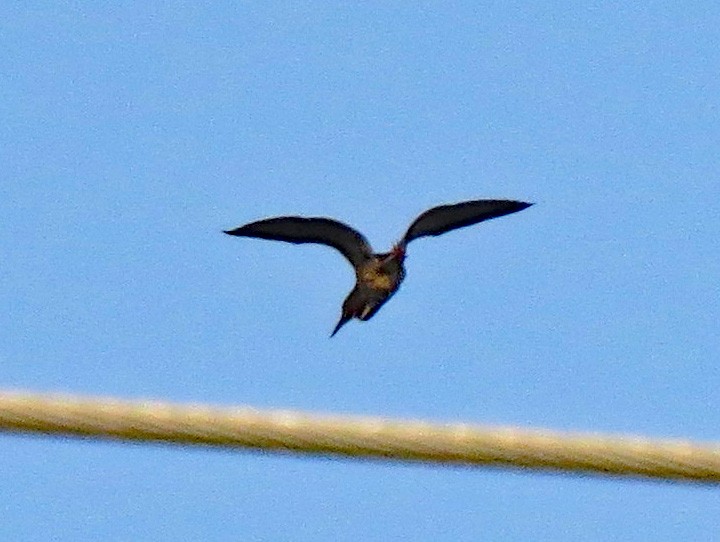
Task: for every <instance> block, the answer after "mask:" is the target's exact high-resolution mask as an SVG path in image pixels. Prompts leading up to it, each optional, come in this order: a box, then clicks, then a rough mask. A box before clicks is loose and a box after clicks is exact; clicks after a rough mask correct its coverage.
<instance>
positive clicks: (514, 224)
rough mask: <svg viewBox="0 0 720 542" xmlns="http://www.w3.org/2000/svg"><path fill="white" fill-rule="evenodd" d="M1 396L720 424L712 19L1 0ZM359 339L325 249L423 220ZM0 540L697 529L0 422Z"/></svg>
mask: <svg viewBox="0 0 720 542" xmlns="http://www.w3.org/2000/svg"><path fill="white" fill-rule="evenodd" d="M0 20H1V21H2V22H1V23H0V45H2V49H3V51H4V52H3V54H2V55H0V73H1V74H2V85H0V118H1V119H2V122H1V123H0V163H2V165H3V167H2V182H0V217H1V219H0V223H1V224H2V228H0V254H2V265H0V301H2V306H3V307H4V308H5V310H3V311H2V312H0V366H1V367H2V370H1V371H0V379H1V380H0V387H2V388H11V389H29V390H34V391H48V392H67V393H78V394H91V395H113V396H119V397H124V398H128V399H133V398H134V399H141V398H154V399H160V400H169V401H180V402H185V401H188V402H190V401H192V402H207V403H212V404H221V405H234V404H249V405H253V406H257V407H268V408H284V409H301V410H307V411H314V412H333V413H353V414H359V415H373V416H392V417H412V418H423V419H429V420H442V421H465V422H476V423H480V424H501V425H520V426H523V427H538V428H542V427H548V428H553V429H557V430H583V431H600V432H612V433H634V434H644V435H647V436H654V437H681V438H688V439H693V440H718V438H719V437H720V434H719V432H718V427H720V413H719V410H718V401H717V390H718V385H719V384H720V372H719V370H718V365H717V354H718V351H719V348H718V347H719V346H720V341H719V340H718V333H717V331H718V327H717V326H718V320H720V302H719V301H718V299H719V298H720V296H719V294H720V292H719V287H718V284H719V283H720V281H719V280H718V279H720V260H719V259H718V252H717V247H718V238H719V237H720V211H718V203H717V202H718V200H719V199H720V178H719V176H718V171H720V153H718V145H719V144H720V122H719V121H720V75H719V74H720V43H719V42H720V38H719V37H718V32H717V29H718V27H720V8H719V7H718V5H717V3H715V2H685V3H682V4H679V3H675V2H660V1H650V2H644V3H642V4H641V5H640V4H638V5H630V4H627V3H620V2H608V3H589V2H579V3H577V2H576V3H570V2H538V3H534V4H532V5H527V3H521V2H504V3H502V4H500V3H498V4H492V3H477V2H457V3H451V4H447V3H432V2H422V3H405V4H402V3H390V4H380V3H365V4H360V3H350V2H341V3H292V2H272V1H271V2H256V3H252V2H251V3H244V4H240V3H234V2H217V3H214V4H213V5H212V6H206V5H201V4H197V5H196V4H194V3H190V2H166V3H152V4H150V5H148V4H146V3H140V2H120V3H96V2H67V3H52V2H40V3H34V4H33V5H32V6H31V7H28V6H27V5H26V4H25V3H21V2H6V3H4V4H3V5H2V7H0ZM482 197H488V198H513V199H521V200H526V201H532V202H535V203H536V204H537V205H536V206H534V207H532V208H530V209H529V210H526V211H523V212H522V213H519V214H516V215H512V216H509V217H505V218H501V219H497V220H493V221H491V222H487V223H484V224H481V225H478V226H476V227H473V228H467V229H464V230H461V231H458V232H453V233H451V234H448V235H447V236H444V237H442V238H433V239H425V240H419V241H417V242H415V243H413V244H412V245H411V246H410V250H409V254H408V260H407V271H408V277H407V279H406V281H405V283H404V285H403V287H402V288H401V290H400V292H399V293H398V294H397V295H396V296H395V297H394V298H393V300H392V301H391V302H390V303H388V305H386V306H385V307H384V308H383V309H382V311H380V312H379V313H378V315H377V316H376V317H375V318H374V319H373V320H372V321H370V322H367V323H359V322H356V321H354V322H351V323H349V324H348V325H347V326H345V328H343V329H342V331H341V332H340V333H339V334H338V335H337V336H336V337H335V338H333V339H332V340H330V339H328V335H329V333H330V331H331V330H332V328H333V326H334V324H335V322H336V321H337V318H338V316H339V311H340V305H341V303H342V300H343V299H344V296H345V295H346V293H347V292H348V291H349V290H350V288H351V287H352V284H353V274H352V271H351V269H350V267H349V266H348V265H347V263H346V262H345V261H344V260H343V259H342V257H341V256H339V255H338V254H337V253H335V252H333V251H332V250H330V249H328V248H325V247H320V246H302V247H296V246H292V245H287V244H283V243H272V242H265V241H259V240H249V239H236V238H230V237H227V236H224V235H222V234H221V233H220V232H221V230H222V229H226V228H230V227H234V226H238V225H240V224H243V223H245V222H249V221H251V220H256V219H259V218H262V217H266V216H273V215H280V214H303V215H318V216H331V217H336V218H338V219H341V220H343V221H345V222H347V223H349V224H351V225H353V226H355V227H357V228H358V229H359V230H361V231H362V232H363V233H365V234H366V235H367V237H368V238H369V239H370V241H371V242H372V243H373V245H374V246H375V247H376V248H377V249H378V250H386V249H387V248H389V247H390V246H391V244H392V243H393V242H394V241H396V240H397V239H398V237H399V236H400V235H402V233H403V232H404V229H405V228H406V227H407V225H408V224H409V222H410V221H411V220H412V219H413V218H414V217H415V216H416V215H417V214H418V213H420V212H421V211H423V210H424V209H426V208H427V207H430V206H432V205H437V204H440V203H449V202H455V201H461V200H463V199H476V198H482ZM0 446H2V455H3V458H4V459H3V468H2V469H0V516H1V521H0V531H2V533H3V535H4V538H6V539H8V540H49V539H52V540H73V541H78V540H109V541H114V540H117V541H124V540H148V541H149V540H153V541H157V540H229V539H242V540H393V539H404V540H448V541H450V540H452V541H457V540H478V539H483V540H559V541H563V540H624V541H625V540H651V539H652V540H710V539H714V538H717V537H718V534H717V533H718V529H720V519H719V517H720V516H718V510H719V508H718V507H719V505H720V497H719V496H718V493H717V490H716V489H712V488H707V487H694V486H687V485H671V484H662V483H641V482H636V481H618V480H605V479H597V478H590V479H588V478H578V477H566V476H555V475H539V474H529V473H518V472H505V471H486V470H478V471H472V470H462V469H454V470H452V469H451V470H447V469H440V468H432V467H422V466H407V465H405V466H396V465H386V464H374V463H356V462H350V461H339V460H326V459H325V460H323V459H312V458H295V457H279V456H263V455H259V454H248V453H227V452H217V451H207V450H188V449H180V448H177V449H175V448H168V447H160V446H130V445H121V444H107V443H96V442H78V441H64V440H58V439H56V440H52V439H40V438H21V437H16V436H2V437H0Z"/></svg>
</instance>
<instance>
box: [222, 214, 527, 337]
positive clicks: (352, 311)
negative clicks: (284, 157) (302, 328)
mask: <svg viewBox="0 0 720 542" xmlns="http://www.w3.org/2000/svg"><path fill="white" fill-rule="evenodd" d="M530 205H532V204H531V203H525V202H522V201H513V200H474V201H464V202H461V203H456V204H453V205H440V206H438V207H433V208H432V209H429V210H427V211H425V212H424V213H422V214H421V215H420V216H418V217H417V218H416V219H415V220H414V221H413V223H412V224H410V227H409V228H408V230H407V232H406V233H405V235H404V236H403V237H402V239H401V240H400V241H399V242H398V243H396V244H395V245H394V246H393V248H392V250H390V252H383V253H375V252H373V250H372V248H371V247H370V243H368V241H367V239H366V238H365V237H364V236H363V235H362V234H361V233H360V232H358V231H356V230H354V229H353V228H351V227H350V226H348V225H346V224H343V223H342V222H338V221H337V220H333V219H330V218H318V217H308V218H306V217H299V216H280V217H276V218H267V219H265V220H258V221H257V222H251V223H250V224H245V225H244V226H240V227H239V228H235V229H234V230H226V231H225V232H224V233H227V234H228V235H235V236H237V237H254V238H257V239H270V240H274V241H285V242H288V243H295V244H300V243H320V244H323V245H328V246H331V247H332V248H334V249H336V250H338V251H340V253H341V254H342V255H343V256H345V258H347V260H348V261H349V262H350V264H351V265H352V266H353V268H354V269H355V276H356V283H355V287H354V288H353V290H352V291H351V292H350V294H349V295H348V296H347V298H346V299H345V302H344V303H343V306H342V314H341V316H340V320H339V321H338V323H337V325H336V326H335V329H333V332H332V334H331V335H330V336H331V337H333V336H334V335H335V334H336V333H337V332H338V331H339V330H340V328H341V327H343V326H344V325H345V324H346V323H347V322H348V321H350V320H351V319H352V318H358V319H359V320H363V321H365V320H369V319H370V318H372V317H373V316H374V315H375V313H377V311H378V310H380V307H382V306H383V305H384V304H385V303H386V302H387V301H388V300H389V299H390V298H391V297H392V296H393V294H395V292H397V290H398V288H399V287H400V284H401V283H402V281H403V279H404V278H405V267H404V265H403V264H404V261H405V250H406V247H407V245H408V243H410V241H414V240H415V239H419V238H420V237H428V236H435V235H441V234H443V233H445V232H448V231H451V230H455V229H458V228H464V227H466V226H472V225H473V224H477V223H478V222H482V221H484V220H489V219H491V218H497V217H499V216H503V215H507V214H510V213H516V212H518V211H522V210H523V209H527V208H528V207H530Z"/></svg>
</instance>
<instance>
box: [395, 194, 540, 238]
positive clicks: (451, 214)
mask: <svg viewBox="0 0 720 542" xmlns="http://www.w3.org/2000/svg"><path fill="white" fill-rule="evenodd" d="M531 205H532V203H525V202H522V201H512V200H492V199H487V200H482V199H480V200H475V201H464V202H462V203H456V204H454V205H440V206H439V207H433V208H432V209H429V210H427V211H425V212H424V213H423V214H421V215H420V216H419V217H417V218H416V219H415V221H414V222H413V223H412V224H411V225H410V227H409V228H408V231H407V233H406V234H405V236H404V237H403V240H402V244H405V245H406V244H407V243H409V242H410V241H413V240H415V239H418V238H420V237H426V236H434V235H441V234H443V233H445V232H448V231H450V230H455V229H457V228H464V227H466V226H472V225H473V224H477V223H478V222H482V221H483V220H490V219H491V218H497V217H499V216H503V215H507V214H510V213H516V212H518V211H522V210H523V209H527V208H528V207H530V206H531Z"/></svg>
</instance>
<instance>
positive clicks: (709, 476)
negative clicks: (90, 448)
mask: <svg viewBox="0 0 720 542" xmlns="http://www.w3.org/2000/svg"><path fill="white" fill-rule="evenodd" d="M0 431H5V432H14V433H42V434H47V435H57V436H65V437H83V438H96V439H112V440H121V441H127V442H133V441H134V442H138V441H140V442H143V441H144V442H164V443H168V444H178V445H197V446H215V447H223V448H249V449H255V450H261V451H276V452H293V453H305V454H314V455H326V456H327V455H330V456H345V457H357V458H366V459H384V460H388V461H405V462H427V463H435V464H448V465H464V466H473V467H488V466H494V467H506V468H516V469H518V468H519V469H525V470H545V471H556V472H566V473H576V474H596V475H615V476H625V477H636V478H637V477H644V478H656V479H662V480H676V481H694V482H703V483H712V484H717V483H719V482H720V445H718V444H698V443H693V442H691V441H682V440H653V439H647V438H640V437H621V436H605V435H597V434H570V433H559V432H552V431H545V430H534V429H519V428H502V427H482V426H474V425H469V424H462V423H455V424H433V423H427V422H423V421H414V420H390V419H382V418H361V417H353V416H322V415H315V414H306V413H300V412H291V411H282V410H277V411H262V410H256V409H254V408H249V407H240V408H218V407H210V406H207V405H181V404H172V403H166V402H159V401H127V400H118V399H111V398H86V397H75V396H67V395H47V394H33V393H23V392H12V391H5V392H3V391H0Z"/></svg>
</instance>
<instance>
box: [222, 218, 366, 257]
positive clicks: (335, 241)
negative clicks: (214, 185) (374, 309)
mask: <svg viewBox="0 0 720 542" xmlns="http://www.w3.org/2000/svg"><path fill="white" fill-rule="evenodd" d="M225 233H227V234H228V235H236V236H238V237H255V238H258V239H271V240H273V241H285V242H287V243H296V244H300V243H320V244H323V245H328V246H331V247H332V248H334V249H336V250H339V251H340V253H341V254H342V255H343V256H345V257H346V258H347V259H348V260H349V261H350V263H351V264H352V265H353V267H355V268H357V267H358V266H360V265H361V264H362V263H364V262H365V261H366V260H367V259H368V258H369V257H370V256H371V254H372V249H371V248H370V244H369V243H368V241H367V239H365V237H364V236H363V235H362V234H361V233H360V232H358V231H356V230H354V229H353V228H351V227H350V226H347V225H345V224H343V223H342V222H338V221H337V220H332V219H330V218H304V217H300V216H280V217H277V218H267V219H265V220H258V221H257V222H251V223H250V224H245V225H244V226H240V227H239V228H235V229H234V230H226V231H225Z"/></svg>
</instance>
